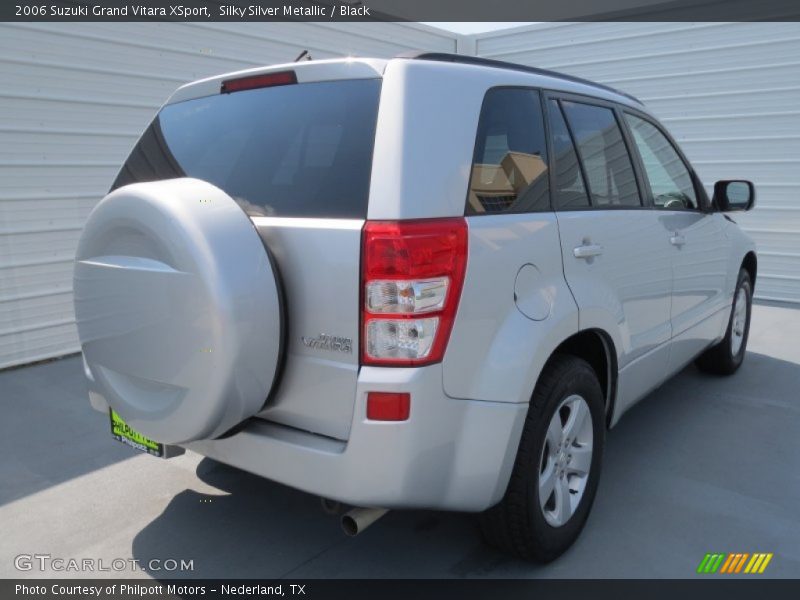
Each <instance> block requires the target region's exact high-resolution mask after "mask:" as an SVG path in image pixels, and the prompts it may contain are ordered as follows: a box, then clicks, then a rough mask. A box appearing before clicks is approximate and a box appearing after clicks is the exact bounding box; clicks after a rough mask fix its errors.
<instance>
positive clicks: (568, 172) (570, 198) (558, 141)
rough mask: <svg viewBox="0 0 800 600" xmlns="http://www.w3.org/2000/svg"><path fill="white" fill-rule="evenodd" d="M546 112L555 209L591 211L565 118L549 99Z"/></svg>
mask: <svg viewBox="0 0 800 600" xmlns="http://www.w3.org/2000/svg"><path fill="white" fill-rule="evenodd" d="M547 113H548V116H549V118H550V135H551V136H552V138H553V162H554V163H555V166H554V167H553V168H554V169H555V186H556V189H555V190H553V202H554V204H555V208H556V210H569V209H580V208H588V207H589V206H590V204H589V195H588V194H587V193H586V184H585V183H584V181H583V174H582V173H581V167H580V164H579V163H578V154H577V153H576V152H575V145H574V144H573V143H572V137H571V136H570V134H569V129H567V124H566V122H565V121H564V115H563V114H562V113H561V108H560V107H559V106H558V102H557V101H556V100H549V101H548V106H547Z"/></svg>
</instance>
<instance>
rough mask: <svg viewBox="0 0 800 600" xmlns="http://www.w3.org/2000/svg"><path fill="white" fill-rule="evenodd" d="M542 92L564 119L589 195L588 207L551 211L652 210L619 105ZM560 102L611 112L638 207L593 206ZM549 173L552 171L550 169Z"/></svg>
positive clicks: (591, 97)
mask: <svg viewBox="0 0 800 600" xmlns="http://www.w3.org/2000/svg"><path fill="white" fill-rule="evenodd" d="M543 91H544V100H545V103H547V101H548V100H551V99H552V100H555V101H556V103H557V104H558V107H559V109H560V110H561V114H562V116H563V117H564V121H565V123H566V124H567V130H568V131H569V135H570V138H571V139H572V145H573V146H574V148H575V153H576V155H577V157H578V163H579V164H580V169H581V175H582V176H583V178H584V186H585V187H586V191H587V193H588V194H589V206H588V207H586V206H585V207H575V208H555V205H553V206H554V208H553V209H554V210H555V211H556V212H580V211H590V210H592V211H593V210H650V209H651V208H653V206H652V204H651V202H650V200H649V198H650V196H649V195H648V194H645V189H644V187H643V186H644V183H645V182H644V180H643V179H642V175H643V174H642V172H641V171H640V170H639V168H638V166H639V164H638V150H637V154H636V155H634V153H633V152H632V150H631V142H632V140H631V139H630V138H629V137H628V129H627V127H626V126H625V125H626V124H625V123H623V122H622V119H621V118H620V117H621V115H620V105H619V104H617V103H616V102H611V101H609V100H605V99H603V98H597V97H595V96H586V95H583V94H574V93H571V92H563V91H561V90H552V89H546V90H543ZM562 101H567V102H576V103H578V104H588V105H590V106H597V107H600V108H607V109H609V110H611V113H612V114H613V115H614V120H615V121H616V123H617V127H619V130H620V134H621V135H622V140H623V143H624V144H625V149H626V150H627V152H628V157H629V158H630V160H631V168H632V169H633V177H634V181H635V182H636V190H637V192H638V194H639V202H640V206H627V205H622V206H617V205H610V204H609V205H605V206H597V205H595V203H594V198H593V197H592V193H591V186H590V184H589V182H588V180H587V177H586V168H585V166H584V164H583V156H581V153H580V149H579V148H578V145H577V143H576V142H575V136H574V134H573V132H572V125H571V124H570V122H569V119H567V115H566V113H565V112H564V108H563V106H562V104H561V103H562ZM551 171H552V168H551ZM553 189H554V188H553V187H551V189H550V202H551V204H553V199H552V198H553ZM648 191H649V190H648Z"/></svg>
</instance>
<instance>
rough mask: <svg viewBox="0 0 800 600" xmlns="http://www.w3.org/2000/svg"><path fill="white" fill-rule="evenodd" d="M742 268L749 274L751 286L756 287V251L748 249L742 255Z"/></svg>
mask: <svg viewBox="0 0 800 600" xmlns="http://www.w3.org/2000/svg"><path fill="white" fill-rule="evenodd" d="M741 268H742V269H744V270H745V271H747V274H748V275H750V283H751V284H752V285H753V288H754V289H755V287H756V274H757V273H758V258H757V257H756V253H755V252H754V251H752V250H751V251H750V252H748V253H747V254H745V255H744V258H743V259H742V267H741Z"/></svg>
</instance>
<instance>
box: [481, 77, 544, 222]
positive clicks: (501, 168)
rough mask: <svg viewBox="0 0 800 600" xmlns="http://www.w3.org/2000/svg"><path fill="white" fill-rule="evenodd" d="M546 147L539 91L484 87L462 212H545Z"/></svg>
mask: <svg viewBox="0 0 800 600" xmlns="http://www.w3.org/2000/svg"><path fill="white" fill-rule="evenodd" d="M546 147H547V144H546V138H545V134H544V121H543V118H542V104H541V99H540V97H539V92H537V91H535V90H528V89H521V88H495V89H491V90H489V91H488V92H487V93H486V97H485V98H484V101H483V108H482V109H481V115H480V121H479V123H478V134H477V137H476V140H475V154H474V157H473V161H472V173H471V176H470V188H469V196H468V198H467V210H466V214H468V215H482V214H497V213H527V212H538V211H546V210H550V193H549V187H548V174H547V151H546Z"/></svg>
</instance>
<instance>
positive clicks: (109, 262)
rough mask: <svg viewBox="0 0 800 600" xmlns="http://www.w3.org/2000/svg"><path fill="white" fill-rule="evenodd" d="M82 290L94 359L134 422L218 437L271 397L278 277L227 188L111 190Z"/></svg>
mask: <svg viewBox="0 0 800 600" xmlns="http://www.w3.org/2000/svg"><path fill="white" fill-rule="evenodd" d="M74 291H75V313H76V319H77V324H78V334H79V336H80V341H81V347H82V349H83V354H84V356H85V358H86V363H87V365H88V367H89V370H90V372H91V374H92V376H93V378H94V380H95V382H96V384H97V386H98V388H99V389H98V391H99V392H100V393H102V394H103V395H104V396H105V398H106V400H107V401H108V403H109V405H110V406H111V408H113V409H114V410H115V411H116V412H117V413H119V415H120V416H121V417H122V418H123V419H125V421H126V422H127V423H128V424H129V425H130V426H131V427H132V428H133V429H135V430H137V431H139V432H140V433H142V434H144V435H145V436H147V437H150V438H152V439H154V440H156V441H159V442H165V443H182V442H189V441H192V440H198V439H207V438H213V437H216V436H218V435H220V434H222V433H224V432H226V431H227V430H229V429H230V428H231V427H234V426H235V425H237V424H238V423H240V422H241V421H243V420H244V419H246V418H248V417H250V416H252V415H253V414H255V413H256V412H257V411H258V410H259V409H260V408H261V407H262V406H263V404H264V402H265V400H266V398H267V396H268V394H269V391H270V389H271V386H272V383H273V380H274V379H275V377H276V371H277V369H278V364H279V358H280V357H279V355H280V352H281V309H280V299H279V290H278V283H277V279H276V274H275V273H274V272H273V266H272V262H271V261H270V258H269V256H268V254H267V249H266V248H265V246H264V244H263V242H262V240H261V238H260V237H259V235H258V233H257V232H256V230H255V227H254V226H253V224H252V222H251V221H250V219H249V218H248V217H247V215H245V213H244V211H243V210H242V209H241V208H240V207H239V206H238V205H237V204H236V202H235V201H234V200H233V199H232V198H231V197H230V196H228V195H227V194H226V193H225V192H223V191H222V190H220V189H219V188H217V187H215V186H213V185H211V184H210V183H207V182H205V181H200V180H197V179H189V178H185V179H171V180H167V181H158V182H151V183H136V184H132V185H127V186H125V187H122V188H119V189H117V190H115V191H113V192H112V193H110V194H109V195H108V196H106V197H105V198H104V199H103V200H102V201H101V202H100V203H99V204H98V205H97V206H96V207H95V209H94V210H93V211H92V212H91V214H90V215H89V219H88V221H87V223H86V227H85V229H84V231H83V234H82V236H81V239H80V242H79V244H78V252H77V256H76V262H75V281H74Z"/></svg>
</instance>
